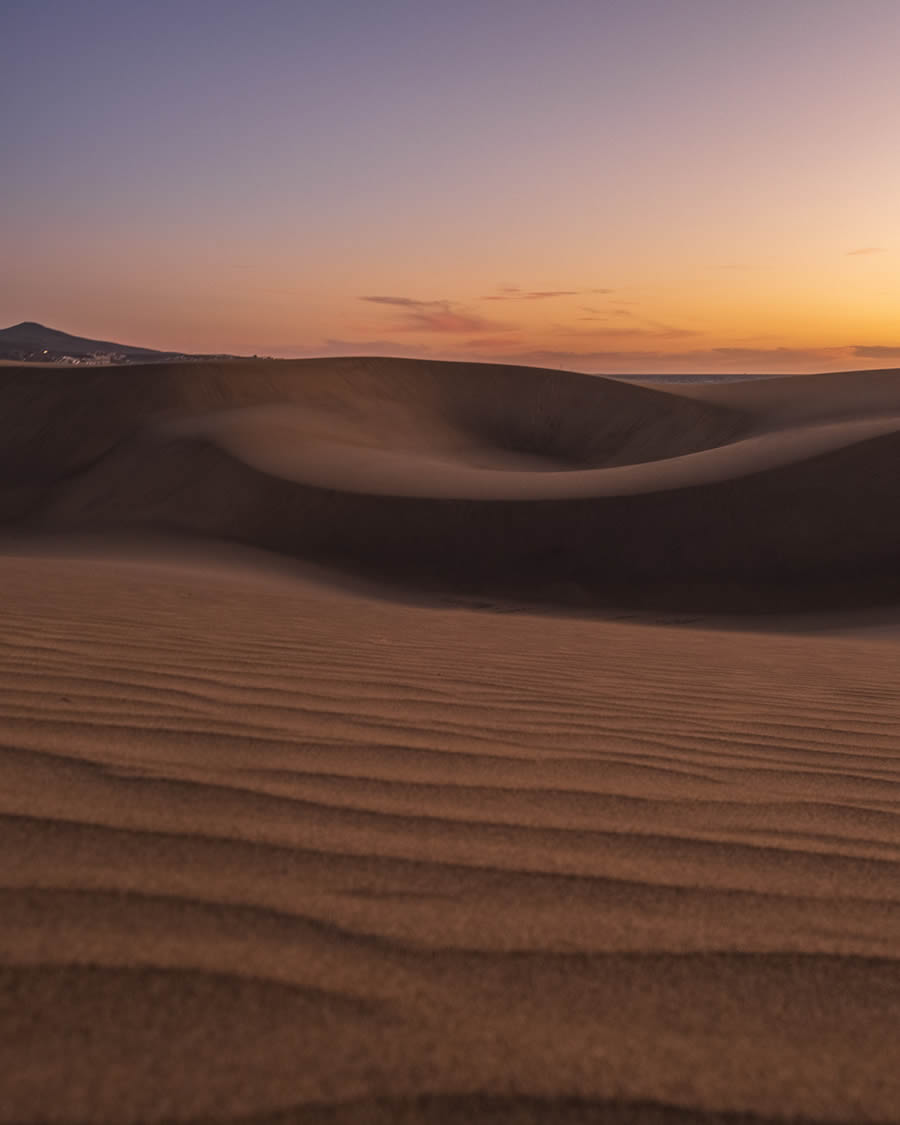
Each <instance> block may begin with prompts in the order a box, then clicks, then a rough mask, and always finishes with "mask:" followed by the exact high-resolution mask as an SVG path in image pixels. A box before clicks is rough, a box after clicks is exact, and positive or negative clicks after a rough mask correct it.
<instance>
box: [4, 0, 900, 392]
mask: <svg viewBox="0 0 900 1125" xmlns="http://www.w3.org/2000/svg"><path fill="white" fill-rule="evenodd" d="M898 59H900V2H898V0H554V2H553V3H549V2H547V0H540V2H533V0H456V2H449V0H252V2H251V0H174V2H171V0H114V2H109V0H96V2H92V0H0V105H2V106H3V111H2V113H0V152H2V153H3V167H2V171H0V261H2V263H3V268H2V270H0V326H6V325H10V324H14V323H17V322H19V321H22V320H36V321H39V322H41V323H43V324H47V325H49V326H50V327H53V328H59V329H62V330H64V331H68V332H72V333H75V334H77V335H83V336H90V337H95V338H99V339H111V340H117V341H120V342H124V343H129V344H134V345H138V346H145V347H156V348H162V349H166V350H182V351H190V352H229V353H235V354H260V355H277V356H306V355H327V354H356V355H360V354H390V355H412V356H429V357H434V358H460V357H465V358H470V359H477V360H488V361H500V362H509V363H529V364H537V365H540V366H554V367H557V366H561V367H568V368H571V369H574V370H582V371H596V372H608V373H611V374H616V373H640V372H647V373H658V372H688V371H690V372H707V371H708V372H714V371H720V372H742V371H748V372H753V371H759V372H781V371H816V370H836V369H856V368H871V367H891V366H900V144H898V123H900V81H898V79H897V60H898Z"/></svg>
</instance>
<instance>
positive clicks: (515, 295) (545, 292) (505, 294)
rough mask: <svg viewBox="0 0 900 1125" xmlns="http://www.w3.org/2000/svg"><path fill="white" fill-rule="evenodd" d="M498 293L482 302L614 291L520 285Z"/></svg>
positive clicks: (539, 298) (540, 298)
mask: <svg viewBox="0 0 900 1125" xmlns="http://www.w3.org/2000/svg"><path fill="white" fill-rule="evenodd" d="M497 289H498V292H496V293H491V294H489V295H488V296H486V297H482V298H481V300H482V301H547V300H552V299H553V298H555V297H580V296H582V295H583V294H586V293H600V294H606V293H613V292H614V290H612V289H520V288H519V286H518V285H498V286H497Z"/></svg>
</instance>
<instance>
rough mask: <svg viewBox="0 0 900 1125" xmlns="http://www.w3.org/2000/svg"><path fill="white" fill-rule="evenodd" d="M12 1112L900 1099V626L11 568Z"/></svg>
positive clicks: (35, 557)
mask: <svg viewBox="0 0 900 1125" xmlns="http://www.w3.org/2000/svg"><path fill="white" fill-rule="evenodd" d="M0 583H2V589H3V599H2V612H0V625H2V629H0V814H2V815H0V846H2V854H3V856H4V857H5V862H4V865H3V872H2V879H0V882H2V887H0V1088H2V1093H3V1097H2V1099H0V1121H3V1122H48V1121H52V1122H66V1123H68V1122H72V1123H75V1122H117V1123H118V1122H142V1123H145V1122H163V1121H168V1122H173V1121H235V1122H236V1121H247V1122H251V1121H252V1122H272V1123H276V1122H278V1123H282V1122H284V1123H287V1122H293V1121H297V1122H305V1121H311V1122H323V1123H324V1122H336V1123H337V1122H339V1123H345V1122H353V1123H357V1122H359V1123H363V1122H385V1123H387V1122H395V1121H396V1122H441V1123H444V1122H470V1121H471V1122H501V1121H502V1122H533V1121H534V1122H537V1121H554V1122H556V1121H560V1122H588V1121H592V1122H614V1123H616V1125H624V1123H626V1122H627V1123H632V1122H635V1123H637V1122H640V1123H651V1122H652V1123H660V1125H662V1123H665V1125H671V1123H675V1122H677V1123H682V1122H695V1121H703V1122H716V1123H720V1122H721V1123H723V1125H724V1123H726V1122H728V1123H731V1125H735V1123H738V1122H741V1123H749V1122H771V1121H786V1120H795V1119H797V1120H810V1121H821V1122H826V1121H828V1122H838V1121H840V1122H847V1123H850V1122H853V1123H856V1122H868V1121H883V1122H886V1121H894V1120H897V1119H898V1116H900V1113H898V1107H900V1071H898V1067H897V1062H898V1019H900V962H898V956H900V804H898V802H900V750H898V731H900V691H898V687H897V684H898V673H900V649H898V648H897V647H896V646H895V645H894V644H893V643H889V642H885V641H875V640H868V639H863V638H860V637H836V636H822V635H818V636H791V635H786V634H762V633H751V632H730V631H723V630H721V629H718V630H704V629H702V628H700V629H697V628H693V629H685V628H681V627H678V626H677V625H676V624H673V623H670V622H667V621H666V620H665V619H661V620H660V623H658V624H655V625H654V624H647V623H645V622H642V623H640V624H634V623H628V622H614V621H604V620H599V619H591V620H588V619H577V618H572V617H570V618H559V617H550V616H532V615H529V614H527V613H515V614H514V613H487V612H475V611H471V610H466V609H461V608H451V607H445V608H423V607H421V606H414V605H404V604H398V603H391V602H388V601H384V600H377V599H374V598H372V597H368V596H365V595H364V594H362V593H359V592H354V591H351V590H348V589H344V590H341V589H337V588H334V587H329V586H328V585H327V584H322V583H321V582H314V581H311V580H309V579H306V578H303V577H301V576H299V575H292V574H290V573H281V572H279V573H275V572H273V571H270V570H266V569H265V568H254V567H253V566H251V565H249V564H248V565H244V564H243V563H241V564H238V563H236V562H235V561H234V560H233V559H232V560H225V561H222V562H218V561H216V560H215V559H214V558H206V559H204V558H201V557H199V556H197V555H196V554H195V555H194V556H191V557H190V558H183V559H181V560H179V559H178V558H177V557H174V556H173V557H172V558H171V559H168V560H166V559H164V558H149V557H148V558H144V559H141V558H139V557H131V558H124V557H117V556H116V555H115V554H112V553H109V554H107V555H105V556H104V555H102V554H96V553H95V554H94V555H93V556H91V557H86V556H82V557H79V556H77V554H76V555H73V556H72V557H67V556H65V555H64V554H59V553H57V554H56V555H49V554H48V555H41V554H40V553H35V552H31V553H22V552H21V551H20V552H19V553H18V554H16V555H7V556H6V557H4V558H2V559H0Z"/></svg>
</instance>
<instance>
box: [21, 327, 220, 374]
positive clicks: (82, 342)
mask: <svg viewBox="0 0 900 1125" xmlns="http://www.w3.org/2000/svg"><path fill="white" fill-rule="evenodd" d="M212 358H216V359H221V358H231V357H222V356H215V357H213V356H205V355H202V356H201V355H186V354H184V353H182V352H161V351H157V350H156V349H155V348H135V347H133V346H132V345H131V344H117V343H114V342H112V341H110V340H89V339H87V338H86V337H84V336H71V335H69V333H68V332H59V331H57V329H55V328H47V327H46V326H45V325H43V324H36V323H35V322H34V321H31V320H24V321H22V323H21V324H14V325H13V326H12V327H11V328H0V359H7V360H10V359H11V360H19V361H22V362H26V363H27V362H35V361H38V362H44V363H52V362H59V361H60V360H62V361H65V360H69V361H70V362H74V363H92V362H93V363H154V362H155V363H159V362H164V361H165V360H172V359H212Z"/></svg>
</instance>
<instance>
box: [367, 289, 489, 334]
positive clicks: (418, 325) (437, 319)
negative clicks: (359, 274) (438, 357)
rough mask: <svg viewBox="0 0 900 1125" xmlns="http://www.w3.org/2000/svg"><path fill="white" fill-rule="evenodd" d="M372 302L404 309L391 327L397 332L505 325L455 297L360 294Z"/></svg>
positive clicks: (469, 329) (477, 329) (475, 329)
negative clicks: (434, 298) (469, 308)
mask: <svg viewBox="0 0 900 1125" xmlns="http://www.w3.org/2000/svg"><path fill="white" fill-rule="evenodd" d="M359 299H360V300H361V301H368V302H369V303H370V304H373V305H388V306H390V307H392V308H397V309H402V310H404V315H403V318H402V320H400V321H398V322H396V323H395V324H394V325H393V326H392V327H393V330H394V331H399V332H438V333H444V334H453V333H459V332H463V333H471V332H495V331H498V330H502V329H504V328H506V327H507V325H504V324H500V323H498V322H497V321H492V320H487V319H485V318H484V317H481V316H478V315H477V314H475V313H471V312H468V311H466V310H465V308H463V307H462V306H460V305H459V304H457V303H456V302H454V301H444V300H441V301H420V300H419V299H418V298H415V297H385V296H369V297H360V298H359Z"/></svg>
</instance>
